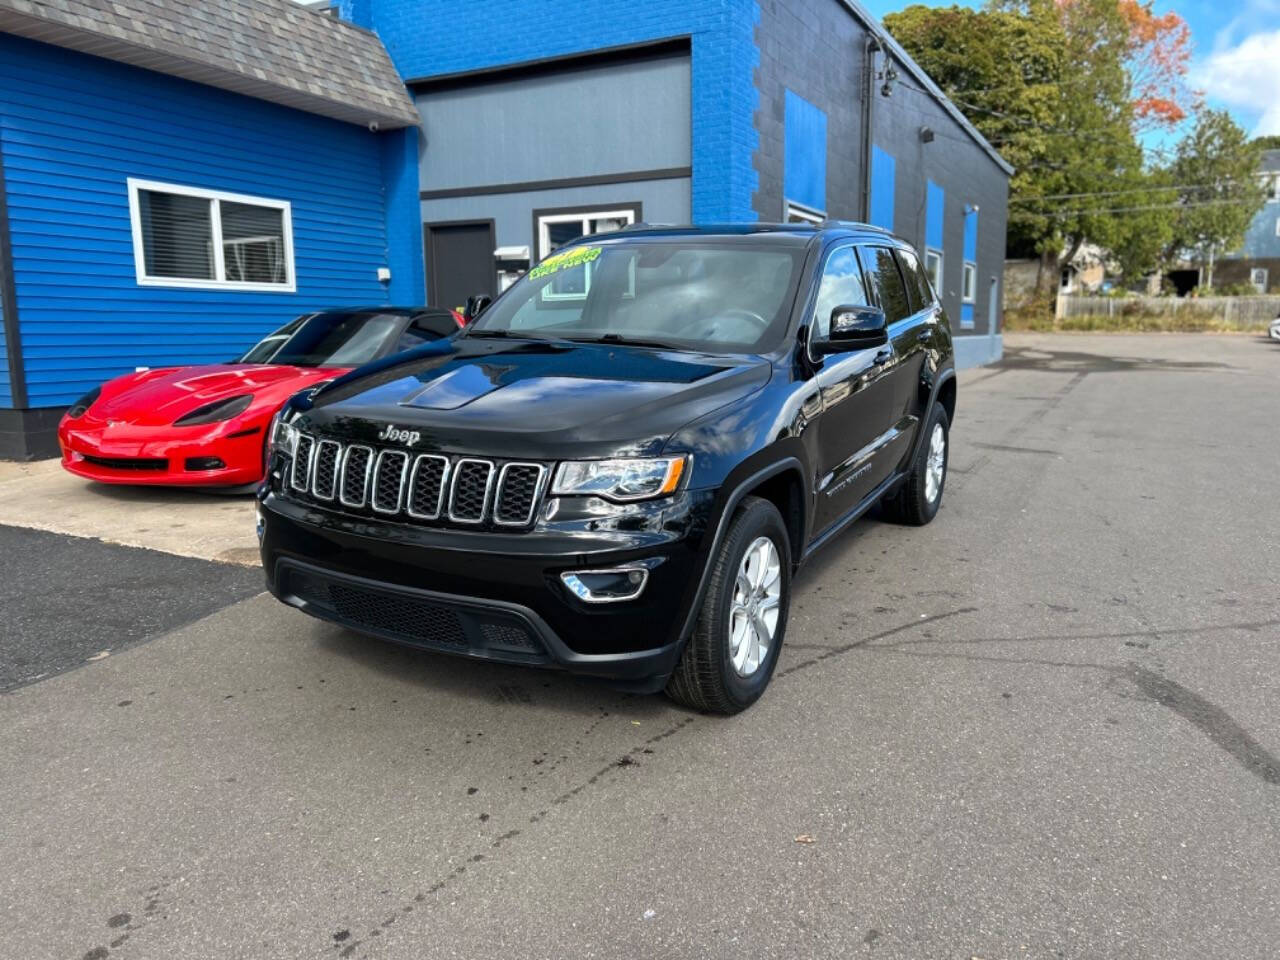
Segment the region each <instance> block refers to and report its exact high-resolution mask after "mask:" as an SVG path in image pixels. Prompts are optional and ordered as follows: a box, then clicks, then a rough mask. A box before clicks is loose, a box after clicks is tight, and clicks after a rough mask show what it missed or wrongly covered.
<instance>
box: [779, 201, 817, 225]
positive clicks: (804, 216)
mask: <svg viewBox="0 0 1280 960" xmlns="http://www.w3.org/2000/svg"><path fill="white" fill-rule="evenodd" d="M826 219H827V214H826V211H823V210H818V209H817V208H815V207H807V206H805V205H804V204H803V203H796V202H795V201H794V200H788V201H787V202H786V203H785V204H784V205H783V210H782V221H783V223H815V224H816V223H822V221H823V220H826Z"/></svg>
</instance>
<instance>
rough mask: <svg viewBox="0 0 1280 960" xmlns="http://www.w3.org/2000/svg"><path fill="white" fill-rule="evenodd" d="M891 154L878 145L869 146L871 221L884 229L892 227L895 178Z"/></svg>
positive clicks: (894, 164) (894, 165)
mask: <svg viewBox="0 0 1280 960" xmlns="http://www.w3.org/2000/svg"><path fill="white" fill-rule="evenodd" d="M895 167H896V163H895V162H894V159H893V155H892V154H889V153H886V152H885V151H883V150H881V149H880V148H879V147H876V146H873V147H872V148H871V218H870V219H871V222H872V223H873V224H875V225H876V226H877V227H884V228H885V229H886V230H892V229H893V190H894V179H895Z"/></svg>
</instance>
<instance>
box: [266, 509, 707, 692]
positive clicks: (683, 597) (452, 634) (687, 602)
mask: <svg viewBox="0 0 1280 960" xmlns="http://www.w3.org/2000/svg"><path fill="white" fill-rule="evenodd" d="M260 499H261V502H260V509H261V516H262V525H261V535H262V562H263V569H264V570H265V571H266V576H267V585H268V588H269V589H270V590H271V592H272V593H273V594H274V595H275V596H276V597H277V598H279V599H280V600H282V601H283V602H285V603H287V604H289V605H291V606H294V607H297V608H298V609H300V610H302V611H304V612H306V613H309V614H311V615H312V616H316V617H319V618H321V619H324V620H329V621H332V622H335V623H339V624H342V625H343V626H347V627H350V628H352V629H354V630H357V631H359V632H362V633H367V634H371V635H374V636H379V637H382V638H384V639H388V640H393V641H396V642H400V643H406V644H410V645H412V646H418V647H423V648H428V649H433V650H440V651H443V652H448V653H454V654H461V655H464V656H471V657H478V658H482V659H487V660H497V661H501V662H507V663H520V664H527V665H532V666H544V667H555V668H560V669H565V670H569V671H571V672H574V673H581V674H589V675H593V676H599V677H607V678H612V679H615V680H621V681H630V682H633V683H642V682H643V681H653V682H652V683H651V684H649V686H660V685H661V683H660V682H661V681H663V680H665V678H666V677H667V676H668V675H669V674H670V673H671V671H672V669H674V667H675V663H676V661H677V659H678V658H679V655H680V650H681V646H682V641H683V639H684V637H683V636H682V635H681V634H682V629H683V625H684V623H685V621H686V617H687V614H688V612H689V609H690V606H691V605H692V603H693V601H694V597H695V595H696V593H697V586H698V583H699V581H700V578H701V573H702V569H703V564H704V562H705V557H704V555H703V553H702V550H701V547H702V541H703V539H704V537H703V533H704V532H705V529H706V521H707V518H708V517H709V514H710V510H711V505H712V501H713V499H714V497H713V494H712V493H711V492H701V493H700V492H696V491H695V492H686V493H683V494H680V495H677V496H676V497H673V498H671V499H670V500H669V501H668V502H666V503H665V504H653V505H651V506H649V507H648V508H647V509H646V510H645V511H644V512H643V514H642V515H637V514H636V511H635V508H634V506H633V507H632V508H630V510H629V516H630V519H631V521H632V522H631V523H630V524H629V525H627V529H617V528H616V526H615V528H612V529H601V525H600V524H595V525H590V524H577V523H574V522H571V521H565V522H564V523H561V524H557V523H554V522H540V523H539V525H538V526H537V527H536V528H535V529H534V530H531V531H529V532H527V533H498V532H482V531H463V530H456V529H439V528H435V529H433V528H426V527H421V526H417V525H414V524H408V523H401V522H388V521H384V520H381V519H379V518H376V517H372V516H358V515H350V514H343V513H338V512H334V511H328V510H320V509H317V508H316V507H315V506H313V505H310V504H308V503H304V502H301V501H297V500H293V499H290V498H285V497H281V496H279V495H278V494H274V493H270V492H266V491H264V492H263V493H262V494H261V495H260ZM637 561H645V562H646V563H647V564H648V565H650V572H649V578H648V582H647V584H646V586H645V589H644V591H643V593H642V594H641V595H640V596H639V597H638V598H636V599H635V600H629V601H625V602H619V603H607V604H591V603H586V602H584V601H582V600H580V599H579V598H577V597H575V596H573V595H572V593H571V592H570V591H569V590H568V589H567V588H566V587H565V585H564V583H563V582H562V581H561V578H560V575H561V574H562V573H565V572H570V571H574V570H582V569H599V568H602V567H614V566H621V565H625V564H629V563H634V562H637Z"/></svg>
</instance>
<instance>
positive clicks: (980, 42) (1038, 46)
mask: <svg viewBox="0 0 1280 960" xmlns="http://www.w3.org/2000/svg"><path fill="white" fill-rule="evenodd" d="M1131 7H1132V4H1131V3H1129V4H1127V3H1124V2H1122V0H1004V2H992V3H989V4H988V6H987V7H986V8H985V9H983V10H980V11H975V10H968V9H964V8H959V7H951V8H946V9H933V8H928V7H923V6H912V7H908V8H907V9H905V10H903V11H902V12H901V13H897V14H891V15H890V16H888V17H886V18H885V26H886V27H887V28H888V29H889V31H890V32H891V33H892V34H893V35H894V37H895V38H897V40H898V41H899V42H900V43H901V44H902V45H903V46H904V47H905V48H906V49H907V51H908V52H909V53H910V54H911V56H912V57H913V58H914V59H915V60H916V61H917V62H918V63H920V65H921V66H923V67H924V69H925V70H926V71H927V72H928V73H929V75H930V76H932V77H933V79H934V80H935V81H936V82H937V83H938V84H939V86H941V87H942V88H943V90H944V91H945V92H946V93H947V94H948V95H949V96H950V97H951V98H952V99H953V100H954V101H955V102H956V104H957V105H958V106H959V107H960V109H961V110H962V111H964V113H965V114H966V115H967V116H968V117H969V119H970V120H971V121H972V122H973V124H974V125H975V126H976V127H977V128H978V129H979V130H980V131H981V132H982V134H983V135H984V136H985V137H986V138H987V139H988V140H990V141H991V143H992V144H993V145H995V146H996V147H997V148H998V149H999V150H1000V152H1001V153H1002V154H1003V155H1004V156H1005V158H1006V159H1008V160H1009V162H1010V163H1011V164H1013V165H1014V167H1015V168H1016V173H1015V174H1014V177H1013V180H1012V182H1011V184H1010V214H1009V237H1008V250H1009V253H1010V254H1011V255H1014V256H1036V257H1038V258H1039V259H1040V271H1039V274H1038V281H1037V288H1038V290H1039V291H1040V292H1041V293H1042V294H1048V293H1049V292H1050V291H1052V290H1053V289H1054V287H1055V285H1056V283H1057V278H1058V276H1059V273H1060V268H1061V265H1062V263H1063V262H1070V260H1071V259H1072V258H1073V257H1074V256H1075V253H1076V252H1077V251H1078V250H1079V249H1080V247H1081V246H1082V245H1084V244H1086V243H1091V244H1096V245H1098V246H1100V247H1102V248H1103V249H1105V250H1113V251H1123V259H1124V261H1125V265H1126V269H1134V270H1136V269H1138V265H1140V264H1143V263H1147V262H1150V260H1151V256H1152V254H1151V251H1152V249H1155V250H1159V249H1160V244H1157V245H1156V246H1155V247H1154V248H1152V247H1151V245H1150V244H1149V243H1148V237H1149V236H1150V235H1151V234H1153V233H1154V234H1155V235H1156V236H1161V237H1164V236H1167V234H1168V230H1169V221H1170V220H1171V218H1172V217H1173V213H1172V211H1166V212H1164V214H1163V217H1164V219H1163V220H1162V219H1161V217H1162V213H1161V211H1160V210H1147V211H1131V210H1129V209H1128V208H1129V207H1133V206H1145V207H1154V206H1157V204H1155V203H1151V202H1149V201H1146V200H1144V198H1145V197H1147V196H1148V195H1149V194H1148V193H1147V191H1148V190H1149V189H1150V188H1151V187H1152V186H1153V185H1158V184H1153V182H1152V181H1151V180H1150V173H1149V171H1148V170H1147V169H1146V167H1145V165H1144V162H1143V161H1144V157H1143V152H1142V149H1141V147H1140V146H1139V144H1138V142H1137V139H1136V136H1135V129H1136V125H1137V119H1138V114H1139V113H1142V115H1143V117H1144V118H1145V122H1147V123H1150V118H1151V116H1152V113H1151V111H1150V110H1149V109H1144V108H1143V104H1144V103H1146V102H1147V98H1149V87H1150V84H1149V83H1147V82H1146V81H1143V80H1141V79H1135V73H1134V71H1133V70H1131V64H1132V61H1133V58H1134V56H1135V54H1134V51H1135V49H1138V47H1136V46H1135V42H1134V30H1135V27H1134V23H1135V19H1134V15H1133V14H1134V12H1133V9H1131ZM1143 9H1145V8H1143ZM1144 29H1147V30H1149V29H1150V27H1149V24H1148V25H1147V26H1146V27H1144ZM1157 195H1161V196H1164V195H1163V194H1157ZM1138 212H1141V213H1143V214H1144V216H1143V217H1142V218H1140V219H1141V220H1142V221H1143V229H1141V230H1140V229H1138V227H1137V225H1136V224H1135V223H1134V214H1135V213H1138Z"/></svg>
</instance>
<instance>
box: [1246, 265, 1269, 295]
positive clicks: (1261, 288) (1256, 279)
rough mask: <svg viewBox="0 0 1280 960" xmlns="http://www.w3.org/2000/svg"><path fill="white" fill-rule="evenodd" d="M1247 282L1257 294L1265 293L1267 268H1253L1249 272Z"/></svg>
mask: <svg viewBox="0 0 1280 960" xmlns="http://www.w3.org/2000/svg"><path fill="white" fill-rule="evenodd" d="M1249 282H1250V283H1251V284H1253V289H1255V290H1257V291H1258V292H1259V293H1266V292H1267V268H1266V267H1254V268H1252V269H1251V270H1250V271H1249Z"/></svg>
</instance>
